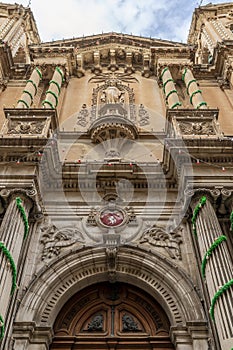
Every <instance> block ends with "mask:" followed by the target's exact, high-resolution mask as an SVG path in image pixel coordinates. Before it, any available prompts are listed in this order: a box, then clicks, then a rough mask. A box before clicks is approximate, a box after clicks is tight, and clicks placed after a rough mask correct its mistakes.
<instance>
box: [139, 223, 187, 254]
mask: <svg viewBox="0 0 233 350" xmlns="http://www.w3.org/2000/svg"><path fill="white" fill-rule="evenodd" d="M139 242H140V243H149V244H150V245H152V246H154V247H161V248H164V249H165V250H166V252H167V253H168V254H169V256H170V257H171V258H172V259H179V260H181V259H182V257H181V249H180V244H181V243H182V237H181V235H180V233H179V232H178V231H177V232H170V233H168V232H166V231H165V230H164V229H163V228H161V227H158V226H156V225H153V226H152V227H150V228H149V229H148V230H146V231H145V232H144V234H143V235H142V237H141V239H140V241H139Z"/></svg>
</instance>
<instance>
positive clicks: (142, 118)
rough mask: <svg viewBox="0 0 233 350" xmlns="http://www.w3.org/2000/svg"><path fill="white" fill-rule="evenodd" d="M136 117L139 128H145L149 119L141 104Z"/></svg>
mask: <svg viewBox="0 0 233 350" xmlns="http://www.w3.org/2000/svg"><path fill="white" fill-rule="evenodd" d="M138 116H139V125H140V126H145V125H148V124H149V123H150V122H149V119H150V115H149V113H148V112H147V110H146V109H145V107H144V106H143V104H140V106H139V109H138Z"/></svg>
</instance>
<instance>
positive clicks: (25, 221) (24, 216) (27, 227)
mask: <svg viewBox="0 0 233 350" xmlns="http://www.w3.org/2000/svg"><path fill="white" fill-rule="evenodd" d="M16 205H17V208H18V209H19V211H20V214H21V216H22V219H23V222H24V239H25V238H27V235H28V231H29V224H28V218H27V215H26V213H25V209H24V207H23V205H22V199H21V198H20V197H17V198H16Z"/></svg>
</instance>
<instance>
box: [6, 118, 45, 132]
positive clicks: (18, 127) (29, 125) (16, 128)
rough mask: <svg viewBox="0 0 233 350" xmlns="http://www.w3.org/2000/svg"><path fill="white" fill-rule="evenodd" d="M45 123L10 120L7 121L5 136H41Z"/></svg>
mask: <svg viewBox="0 0 233 350" xmlns="http://www.w3.org/2000/svg"><path fill="white" fill-rule="evenodd" d="M44 126H45V122H41V121H27V120H22V121H20V120H11V121H9V125H8V131H7V134H41V133H42V131H43V129H44Z"/></svg>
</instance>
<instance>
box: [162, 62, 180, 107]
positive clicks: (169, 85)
mask: <svg viewBox="0 0 233 350" xmlns="http://www.w3.org/2000/svg"><path fill="white" fill-rule="evenodd" d="M161 80H162V83H163V92H164V95H165V98H166V102H167V104H168V108H170V109H174V108H178V107H179V106H181V102H180V101H179V97H178V94H177V91H176V87H175V84H174V80H173V79H172V75H171V72H170V70H169V68H168V67H165V68H164V69H163V70H162V72H161Z"/></svg>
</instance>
